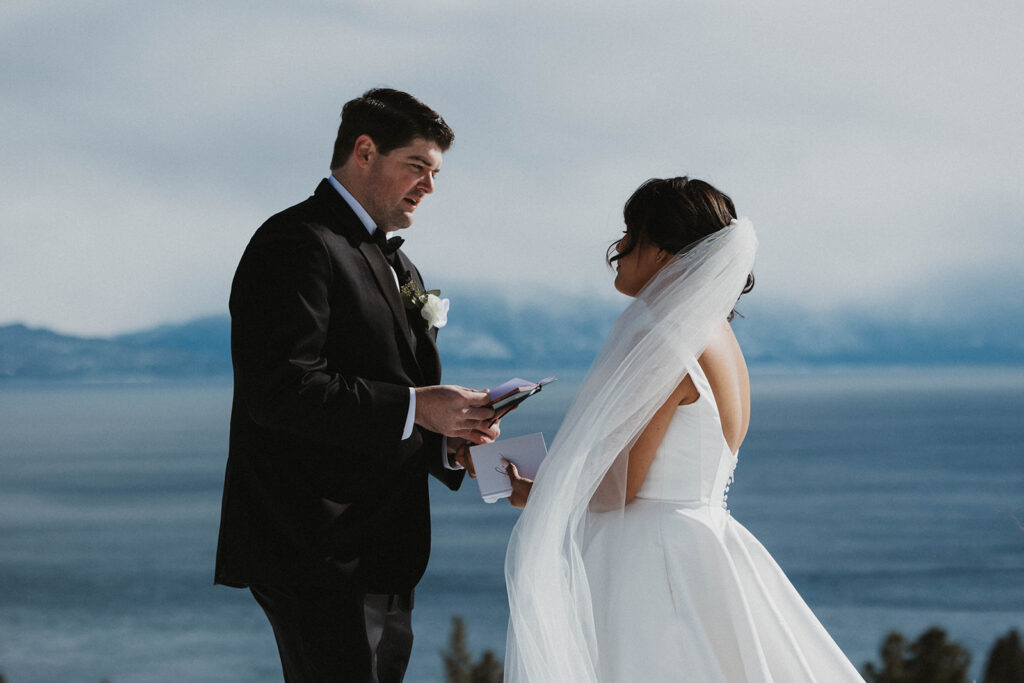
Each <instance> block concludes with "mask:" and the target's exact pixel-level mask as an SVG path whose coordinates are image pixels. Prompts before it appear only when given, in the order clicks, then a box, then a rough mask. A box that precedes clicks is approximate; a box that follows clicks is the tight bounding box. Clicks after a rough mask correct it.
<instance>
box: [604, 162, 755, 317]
mask: <svg viewBox="0 0 1024 683" xmlns="http://www.w3.org/2000/svg"><path fill="white" fill-rule="evenodd" d="M622 217H623V219H625V222H626V234H625V235H624V236H623V237H621V238H619V239H618V240H616V241H614V242H612V244H611V245H610V246H609V247H608V251H607V253H606V254H605V260H606V261H607V262H608V265H609V266H611V265H612V264H613V263H615V262H616V261H618V260H619V259H620V258H622V257H623V256H625V255H626V254H628V253H630V252H631V251H633V250H634V249H636V247H637V245H639V244H651V245H654V246H655V247H657V248H658V249H661V250H662V251H666V252H668V253H670V254H679V253H681V252H684V251H686V250H687V249H688V248H689V247H690V246H691V245H693V244H695V243H696V242H699V241H700V240H702V239H704V238H705V237H707V236H708V235H710V234H712V233H715V232H718V231H719V230H721V229H722V228H724V227H725V226H727V225H729V223H730V222H731V221H732V219H734V218H736V207H735V206H734V205H733V203H732V199H730V198H729V195H727V194H725V193H724V192H722V191H720V190H718V189H716V188H715V187H714V186H712V185H711V184H709V183H706V182H704V181H703V180H697V179H696V178H688V177H686V176H682V177H679V178H651V179H650V180H648V181H647V182H645V183H644V184H643V185H641V186H640V187H638V188H637V189H636V192H634V193H633V194H632V196H631V197H630V198H629V199H627V200H626V206H625V207H623V209H622ZM626 237H628V238H629V240H628V243H627V245H626V248H625V249H624V250H623V251H621V252H616V251H615V247H616V246H617V245H618V244H619V242H620V241H621V240H622V239H625V238H626ZM753 288H754V274H753V273H750V274H749V275H747V283H746V284H745V285H744V287H743V291H742V292H740V295H741V296H742V295H743V294H746V293H747V292H749V291H750V290H752V289H753ZM734 315H736V311H733V312H732V313H730V314H729V320H732V318H733V316H734Z"/></svg>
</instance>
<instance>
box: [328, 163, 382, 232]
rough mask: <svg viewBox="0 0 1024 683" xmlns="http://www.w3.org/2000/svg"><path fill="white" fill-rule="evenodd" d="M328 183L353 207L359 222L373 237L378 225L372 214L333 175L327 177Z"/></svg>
mask: <svg viewBox="0 0 1024 683" xmlns="http://www.w3.org/2000/svg"><path fill="white" fill-rule="evenodd" d="M327 182H329V183H330V184H331V187H333V188H334V189H335V190H337V191H338V194H340V195H341V198H342V199H344V200H345V203H346V204H348V205H349V206H350V207H352V210H353V211H355V212H356V216H358V217H359V220H360V221H362V223H363V227H365V228H366V231H367V232H368V233H370V234H371V235H372V234H373V233H375V232H376V231H377V224H376V223H374V222H373V219H372V218H370V214H368V213H366V209H364V208H363V206H362V204H360V203H359V202H358V201H356V198H355V197H353V196H352V193H351V192H349V191H348V190H346V189H345V186H344V185H342V184H341V183H340V182H338V179H337V178H335V177H334V176H333V175H329V176H327Z"/></svg>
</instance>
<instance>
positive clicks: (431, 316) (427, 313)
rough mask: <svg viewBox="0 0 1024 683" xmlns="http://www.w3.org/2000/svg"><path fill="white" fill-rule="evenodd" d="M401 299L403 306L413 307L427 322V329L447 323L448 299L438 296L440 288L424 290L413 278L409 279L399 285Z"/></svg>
mask: <svg viewBox="0 0 1024 683" xmlns="http://www.w3.org/2000/svg"><path fill="white" fill-rule="evenodd" d="M401 293H402V301H404V302H405V307H406V308H408V309H415V310H417V311H419V312H420V315H421V316H422V317H423V319H424V320H425V321H426V322H427V329H428V330H429V329H430V328H431V327H437V328H441V327H444V326H445V325H447V324H448V306H449V301H448V299H442V298H441V297H440V294H441V290H440V289H431V290H430V291H427V292H424V291H423V290H422V289H420V287H419V285H417V284H416V283H415V282H414V281H413V280H409V281H408V282H406V283H405V284H404V285H402V287H401Z"/></svg>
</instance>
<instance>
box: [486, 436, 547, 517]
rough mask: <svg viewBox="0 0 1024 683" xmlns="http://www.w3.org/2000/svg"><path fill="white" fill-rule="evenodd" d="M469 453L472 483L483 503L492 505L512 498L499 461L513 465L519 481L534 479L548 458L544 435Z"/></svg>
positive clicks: (499, 442) (506, 442)
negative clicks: (477, 487) (474, 484)
mask: <svg viewBox="0 0 1024 683" xmlns="http://www.w3.org/2000/svg"><path fill="white" fill-rule="evenodd" d="M469 453H470V455H471V456H473V467H474V468H475V469H476V483H477V484H479V485H480V497H481V498H483V499H484V502H486V503H493V502H495V501H496V500H498V499H499V498H508V497H509V496H510V495H512V483H511V482H510V481H509V478H508V475H507V474H506V473H505V466H504V465H502V464H501V459H502V458H504V459H505V460H508V461H509V462H511V463H513V464H515V466H516V469H517V470H519V476H520V477H526V478H527V479H533V478H534V477H536V476H537V470H538V469H539V468H540V463H541V462H542V461H543V460H544V456H546V455H547V454H548V448H547V446H545V445H544V435H543V434H541V433H540V432H537V433H536V434H527V435H526V436H517V437H515V438H512V439H502V440H500V441H495V442H494V443H487V444H483V445H481V446H473V447H472V448H470V449H469Z"/></svg>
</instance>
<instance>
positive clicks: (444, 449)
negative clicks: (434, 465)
mask: <svg viewBox="0 0 1024 683" xmlns="http://www.w3.org/2000/svg"><path fill="white" fill-rule="evenodd" d="M441 463H442V464H443V465H444V468H445V469H446V470H452V471H453V472H458V471H459V470H464V469H466V468H465V467H463V466H462V465H460V464H459V463H455V464H454V465H452V464H451V463H449V462H448V437H447V436H444V435H441Z"/></svg>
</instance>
